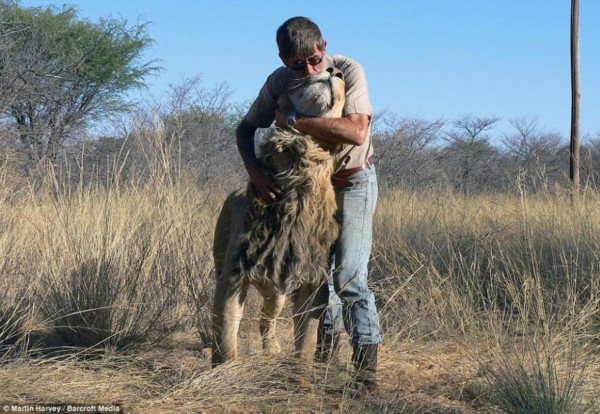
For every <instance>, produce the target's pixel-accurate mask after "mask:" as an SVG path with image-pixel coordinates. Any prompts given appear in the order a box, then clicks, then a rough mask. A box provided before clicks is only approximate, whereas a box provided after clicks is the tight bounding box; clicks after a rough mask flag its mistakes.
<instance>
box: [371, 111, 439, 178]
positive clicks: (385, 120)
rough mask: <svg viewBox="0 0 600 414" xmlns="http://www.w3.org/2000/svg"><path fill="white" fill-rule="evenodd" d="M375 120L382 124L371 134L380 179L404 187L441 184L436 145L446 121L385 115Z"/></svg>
mask: <svg viewBox="0 0 600 414" xmlns="http://www.w3.org/2000/svg"><path fill="white" fill-rule="evenodd" d="M377 122H379V123H381V124H384V125H385V129H384V128H381V130H376V131H375V132H374V133H373V140H374V143H375V144H374V145H375V148H376V149H377V164H378V167H377V168H378V171H379V172H378V174H380V176H381V182H382V183H385V184H387V185H391V186H401V187H403V188H406V189H422V188H426V187H432V186H437V185H440V180H441V179H442V178H443V177H442V174H440V168H439V162H438V160H437V158H438V153H437V149H436V147H435V146H436V143H437V142H438V139H439V132H440V130H441V128H442V127H443V126H444V122H445V121H444V120H442V119H438V120H435V121H427V120H424V119H418V118H399V117H397V116H394V115H390V114H385V115H383V116H382V117H380V118H379V119H377ZM378 129H379V128H378Z"/></svg>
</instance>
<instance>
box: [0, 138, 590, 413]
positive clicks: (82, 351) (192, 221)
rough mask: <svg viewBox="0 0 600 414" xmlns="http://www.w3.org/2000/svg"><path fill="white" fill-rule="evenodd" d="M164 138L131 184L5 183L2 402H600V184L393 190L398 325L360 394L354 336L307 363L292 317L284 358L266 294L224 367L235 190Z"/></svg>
mask: <svg viewBox="0 0 600 414" xmlns="http://www.w3.org/2000/svg"><path fill="white" fill-rule="evenodd" d="M158 138H160V137H157V139H158ZM157 148H162V149H156V148H154V149H152V148H150V149H149V150H148V151H149V153H150V152H152V153H154V154H155V157H154V158H153V164H152V165H153V167H152V168H151V169H150V174H149V175H148V176H149V177H150V179H149V180H147V181H144V182H141V181H140V182H136V183H132V182H127V183H123V182H121V181H120V180H119V173H118V171H119V166H115V173H114V177H113V179H112V180H108V181H109V182H111V183H112V184H111V185H110V186H95V187H94V186H86V187H83V186H79V187H77V186H75V187H72V186H71V187H66V186H64V184H63V182H62V181H61V179H59V178H58V177H60V176H61V174H59V173H58V172H56V171H53V170H52V169H48V172H47V174H46V179H45V181H44V182H42V183H39V182H38V183H35V185H33V184H32V186H31V187H30V190H29V191H27V190H25V191H21V192H20V194H19V196H18V197H12V196H11V197H8V196H3V197H1V198H0V363H1V365H0V384H1V386H0V403H2V402H9V403H14V404H17V403H32V402H47V403H61V402H70V403H74V402H81V403H108V402H113V403H120V404H122V406H123V407H125V408H126V410H127V412H133V413H154V412H155V413H181V412H206V413H213V412H214V413H221V412H230V413H237V412H240V413H242V412H243V413H249V412H256V413H284V412H285V413H290V412H298V413H300V412H311V413H325V412H340V413H341V412H367V413H368V412H372V413H402V412H405V413H497V412H515V413H520V412H522V413H529V412H532V413H534V412H544V413H553V412H594V410H598V401H596V400H595V398H596V394H597V391H596V390H597V389H598V388H599V387H600V357H599V352H598V351H599V345H598V344H599V343H600V342H599V341H600V277H599V276H598V270H599V266H600V260H599V255H600V253H599V252H600V213H598V211H600V196H599V195H597V194H593V193H589V194H586V197H584V199H583V200H582V202H581V204H580V205H578V206H577V207H576V208H572V207H571V206H570V204H569V202H568V199H567V198H565V197H563V196H560V195H545V196H537V197H529V196H527V195H526V194H523V193H522V194H521V195H520V196H508V195H497V196H473V197H468V198H463V197H458V196H456V195H454V194H451V193H448V194H440V193H437V194H434V193H421V194H416V193H411V194H406V193H402V192H399V191H389V192H385V191H382V198H381V200H380V206H379V209H378V213H377V217H376V237H377V239H376V241H375V247H374V257H373V262H372V270H373V271H372V277H371V279H372V284H373V288H374V289H375V290H376V296H377V297H378V300H379V309H380V315H381V319H382V325H383V328H384V337H385V343H384V345H383V347H382V351H381V358H380V360H381V368H380V382H381V386H380V391H379V393H378V395H376V396H365V397H362V398H358V399H356V398H351V397H350V395H349V394H348V393H347V392H346V390H345V387H344V385H345V383H346V382H347V381H348V379H349V378H350V377H351V375H352V369H351V364H350V363H349V360H350V349H349V346H348V345H347V344H346V343H344V344H343V347H342V355H341V358H340V360H339V361H338V362H336V363H333V364H331V365H328V366H321V365H317V366H315V367H314V368H313V369H305V368H302V367H300V366H298V365H297V364H296V363H295V361H294V360H293V359H292V358H290V357H289V356H288V354H289V352H290V351H291V348H292V341H291V339H292V338H291V336H292V334H291V327H290V322H289V319H284V320H282V329H281V330H280V333H279V335H280V337H281V339H280V340H281V342H282V345H283V348H284V352H283V354H282V356H281V357H279V358H266V357H263V356H262V355H261V353H260V339H259V335H258V328H257V319H256V318H257V317H258V304H257V302H258V300H257V296H256V295H252V296H251V298H250V301H249V302H250V303H249V307H248V308H249V309H248V310H247V312H246V315H247V316H246V318H245V319H244V321H243V322H242V329H241V344H240V348H241V352H242V355H243V356H242V358H241V359H240V360H238V361H235V362H233V363H228V364H225V365H223V366H221V367H219V368H217V369H214V370H211V369H210V368H209V358H208V355H207V353H206V352H205V349H204V348H205V347H206V346H207V345H208V341H209V339H210V330H209V321H210V306H211V300H212V288H213V281H212V276H211V275H212V273H211V267H212V264H211V254H210V245H211V239H212V229H213V223H214V219H215V217H216V212H217V209H218V206H219V202H220V200H221V199H222V195H223V194H222V192H221V191H219V192H218V194H212V195H211V194H208V193H206V192H204V191H201V190H199V189H197V188H196V187H195V186H193V185H190V184H189V183H188V182H187V181H186V180H185V179H184V178H182V174H180V173H177V171H178V170H177V168H174V166H173V165H171V164H170V162H169V161H168V160H169V159H171V158H170V157H168V156H167V154H163V153H161V151H163V150H165V149H164V148H165V147H164V146H162V147H161V146H158V147H157ZM166 150H168V148H167V149H166ZM166 150H165V151H166ZM0 168H2V167H0ZM3 176H6V174H5V175H3V174H0V180H1V177H3ZM0 185H2V186H4V187H3V188H2V191H0V195H6V194H9V193H11V192H10V191H8V188H9V183H8V182H1V183H0ZM34 188H35V191H34ZM286 312H288V313H289V310H287V311H286ZM287 316H289V315H287Z"/></svg>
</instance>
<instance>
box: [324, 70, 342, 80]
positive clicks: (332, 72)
mask: <svg viewBox="0 0 600 414" xmlns="http://www.w3.org/2000/svg"><path fill="white" fill-rule="evenodd" d="M327 72H329V74H330V75H331V76H335V77H337V78H340V79H342V80H343V79H344V74H343V73H342V71H341V70H339V69H338V68H335V67H334V68H327Z"/></svg>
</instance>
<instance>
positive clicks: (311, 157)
mask: <svg viewBox="0 0 600 414" xmlns="http://www.w3.org/2000/svg"><path fill="white" fill-rule="evenodd" d="M344 93H345V92H344V82H343V81H342V80H341V79H340V78H337V77H334V76H331V75H330V74H329V73H328V72H325V73H324V74H322V75H320V76H318V77H312V78H308V79H306V80H304V83H303V84H302V85H299V86H297V87H294V88H293V89H292V90H291V91H290V93H289V98H290V101H291V102H292V104H293V105H294V107H295V108H296V110H297V111H298V112H302V113H304V114H309V115H312V116H327V117H340V116H341V115H342V109H343V105H344V96H345V95H344ZM261 153H262V154H263V155H262V158H261V162H262V163H263V164H265V165H266V166H267V167H269V168H270V169H272V170H273V171H275V172H276V175H275V178H276V180H277V183H278V185H279V186H280V187H281V188H282V189H283V191H284V195H283V196H282V198H281V199H280V200H279V201H277V202H275V203H272V204H268V203H266V202H265V201H264V200H262V199H261V198H260V196H258V195H257V194H256V193H255V191H254V188H253V186H252V185H251V184H249V185H248V188H247V190H246V191H243V190H238V191H236V192H234V193H232V194H231V195H230V196H229V197H228V198H227V200H226V201H225V203H224V205H223V208H222V210H221V214H220V216H219V219H218V221H217V226H216V230H215V239H214V246H213V254H214V259H215V271H216V278H217V285H216V292H215V303H214V315H213V317H214V320H213V328H214V333H215V337H214V346H213V363H214V364H216V363H220V362H223V361H226V360H228V359H232V358H235V357H236V355H237V331H238V328H239V321H240V318H241V316H242V311H243V303H244V299H245V296H246V290H247V287H248V285H249V284H252V285H253V286H255V287H256V288H257V289H258V291H259V292H260V293H261V295H262V296H263V298H264V301H265V302H264V306H263V310H262V317H261V323H260V329H261V334H262V338H263V347H264V349H265V352H267V353H276V352H278V351H279V345H278V344H277V340H276V339H275V318H276V317H277V316H278V315H279V313H280V312H281V310H282V308H283V305H284V302H285V297H286V295H291V296H292V298H293V301H294V313H295V317H294V318H295V319H294V322H295V323H294V334H295V344H296V351H297V352H298V354H299V355H300V356H301V357H302V358H304V359H306V360H307V361H308V360H312V357H313V355H314V351H315V348H316V328H317V324H318V317H319V315H320V313H321V312H322V311H323V309H324V307H325V306H326V303H327V296H326V293H325V294H323V292H324V291H323V289H319V288H320V287H321V286H322V285H323V284H324V282H325V281H326V279H327V274H328V267H329V266H328V263H329V256H330V251H331V247H332V246H333V244H334V243H335V240H336V238H337V236H338V230H339V228H338V223H337V222H336V220H335V217H334V216H335V212H336V209H337V206H336V201H335V192H334V189H333V186H332V184H331V175H332V174H333V170H334V157H333V148H332V147H331V146H328V145H326V144H324V143H323V142H319V141H317V140H316V139H314V138H313V137H311V136H309V135H306V134H303V133H300V132H298V131H296V130H281V129H275V130H273V131H272V133H271V134H270V136H269V137H268V138H267V140H266V141H265V142H264V144H263V145H262V148H261ZM317 292H320V294H317Z"/></svg>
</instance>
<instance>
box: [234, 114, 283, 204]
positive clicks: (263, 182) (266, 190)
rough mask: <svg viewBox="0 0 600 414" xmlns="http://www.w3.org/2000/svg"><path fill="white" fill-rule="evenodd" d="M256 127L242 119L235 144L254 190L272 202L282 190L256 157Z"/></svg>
mask: <svg viewBox="0 0 600 414" xmlns="http://www.w3.org/2000/svg"><path fill="white" fill-rule="evenodd" d="M256 129H257V128H256V127H255V126H254V125H252V124H251V123H250V122H248V121H247V120H246V119H244V120H243V121H242V122H241V123H240V124H239V125H238V127H237V129H236V131H235V137H236V144H237V147H238V151H239V152H240V155H241V157H242V160H243V161H244V166H245V167H246V171H247V172H248V175H249V176H250V182H251V183H252V185H253V186H254V188H255V189H256V192H257V193H258V195H260V196H261V197H262V198H263V200H265V201H267V202H273V201H275V200H276V199H277V198H279V197H281V196H282V195H283V191H282V190H281V189H280V188H279V187H277V184H275V181H274V180H273V173H272V172H270V171H269V170H268V169H266V168H265V167H263V166H262V165H261V164H260V163H259V162H258V159H257V158H256V153H255V152H254V134H255V133H256Z"/></svg>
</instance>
